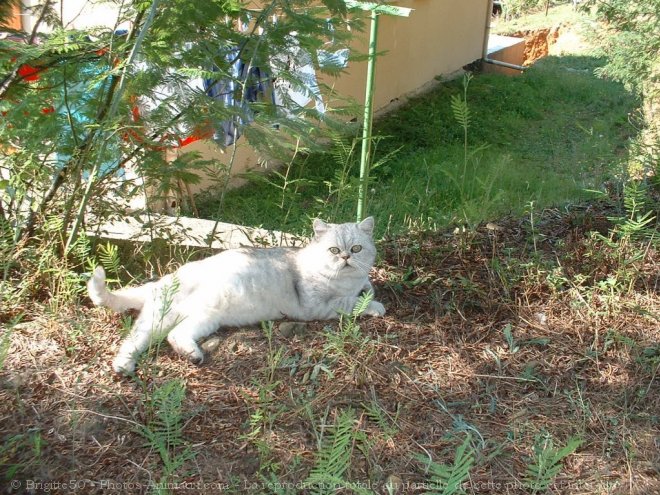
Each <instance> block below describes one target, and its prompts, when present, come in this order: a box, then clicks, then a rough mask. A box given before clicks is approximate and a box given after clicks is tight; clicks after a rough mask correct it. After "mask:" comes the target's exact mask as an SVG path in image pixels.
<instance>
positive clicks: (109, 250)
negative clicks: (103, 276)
mask: <svg viewBox="0 0 660 495" xmlns="http://www.w3.org/2000/svg"><path fill="white" fill-rule="evenodd" d="M99 260H100V261H101V265H102V266H103V268H105V271H106V272H108V273H112V274H113V275H114V276H115V277H118V276H119V267H120V266H121V259H120V258H119V248H118V247H117V246H116V245H115V244H110V243H109V242H107V243H105V244H101V245H100V246H99Z"/></svg>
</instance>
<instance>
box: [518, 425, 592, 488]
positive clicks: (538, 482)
mask: <svg viewBox="0 0 660 495" xmlns="http://www.w3.org/2000/svg"><path fill="white" fill-rule="evenodd" d="M580 445H582V440H581V439H579V438H570V439H569V440H568V441H567V443H566V446H564V447H562V448H557V447H555V446H554V443H553V440H552V436H551V435H550V434H549V433H547V432H546V433H542V434H540V435H538V436H537V437H536V440H535V442H534V450H533V455H532V457H531V459H530V462H529V464H528V465H527V468H526V470H525V475H524V478H523V479H524V482H525V484H526V486H528V487H529V489H530V490H531V493H532V494H536V493H540V492H545V491H546V490H547V489H548V488H549V487H550V485H551V484H552V482H553V481H554V479H555V478H556V477H557V475H558V474H559V473H560V472H561V470H562V469H563V467H564V465H563V461H564V460H565V459H566V458H567V457H568V456H570V455H571V454H572V453H573V452H575V451H576V450H577V449H578V447H580Z"/></svg>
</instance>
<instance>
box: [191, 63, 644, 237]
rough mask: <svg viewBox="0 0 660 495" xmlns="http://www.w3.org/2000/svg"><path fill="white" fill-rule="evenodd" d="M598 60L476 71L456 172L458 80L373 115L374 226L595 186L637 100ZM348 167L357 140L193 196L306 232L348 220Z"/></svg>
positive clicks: (478, 215) (418, 223) (230, 216)
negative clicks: (314, 223)
mask: <svg viewBox="0 0 660 495" xmlns="http://www.w3.org/2000/svg"><path fill="white" fill-rule="evenodd" d="M604 63H605V60H604V59H603V58H598V57H595V56H562V57H552V56H551V57H546V58H545V59H543V60H541V61H539V62H538V63H537V64H536V65H535V66H534V67H532V68H531V69H530V70H528V71H527V72H525V73H524V74H523V75H521V76H518V77H508V76H503V75H499V74H480V75H477V76H475V77H474V79H473V80H472V81H471V83H470V86H469V91H468V97H467V99H468V107H469V110H470V114H471V123H470V128H469V133H468V155H469V160H468V164H467V168H466V170H467V174H466V177H463V168H464V143H463V129H462V128H461V126H460V125H459V124H458V123H457V121H456V119H455V118H454V115H453V113H452V108H451V105H450V99H451V97H452V95H460V94H462V90H463V86H462V85H463V81H462V80H461V79H458V80H455V81H450V82H446V83H442V84H441V85H440V86H439V87H438V88H437V89H435V90H434V91H433V92H431V93H428V94H426V95H424V96H421V97H419V98H416V99H414V100H412V101H410V102H409V103H408V104H406V105H405V106H404V107H402V108H401V109H399V110H398V111H396V112H394V113H391V114H389V115H387V116H385V117H384V118H382V119H380V120H378V121H377V122H376V123H375V126H374V133H375V136H376V138H375V139H376V143H375V148H376V153H375V162H378V166H377V167H376V168H375V169H374V170H373V171H372V182H371V185H370V191H369V200H368V201H369V202H368V207H367V212H368V214H371V215H375V216H376V218H377V219H378V223H379V225H378V229H379V233H380V234H382V233H383V232H384V231H385V230H386V229H389V230H390V233H392V234H396V233H399V232H400V231H402V230H405V229H406V228H409V227H414V228H434V227H446V226H450V225H455V224H459V225H464V224H475V223H478V222H481V221H486V220H491V219H494V218H496V217H498V216H501V215H505V214H508V213H513V214H519V213H521V212H523V211H524V209H525V207H526V206H527V205H529V203H530V202H532V201H533V202H534V204H535V206H537V207H546V206H560V205H564V204H567V203H573V202H578V201H583V200H586V199H588V198H589V197H590V196H593V194H594V193H593V192H591V193H590V192H587V191H588V190H599V189H602V185H603V183H604V182H605V181H606V180H608V179H610V178H612V177H613V176H616V175H617V174H619V172H620V169H621V162H622V161H623V160H624V159H625V154H626V145H627V143H628V140H629V139H630V137H632V136H633V135H634V133H635V132H636V131H635V129H634V128H633V127H632V126H631V125H630V124H629V122H628V116H629V114H630V113H632V112H634V111H635V110H636V109H637V108H638V106H639V101H638V100H637V98H636V97H635V96H634V95H632V94H630V93H629V92H627V91H626V90H625V89H624V88H623V86H622V85H620V84H617V83H614V82H612V81H608V80H604V79H599V78H597V77H596V76H594V75H593V74H594V69H596V68H597V67H600V66H602V65H603V64H604ZM344 146H345V147H350V143H349V144H344ZM347 155H350V156H348V157H347ZM358 168H359V145H356V146H355V148H354V150H353V153H347V152H346V151H344V152H343V153H341V152H339V150H338V148H337V146H336V145H335V147H334V149H333V150H331V151H330V152H328V153H325V154H313V155H309V156H307V157H305V158H304V159H301V160H298V161H296V162H295V163H293V164H292V165H291V169H290V171H289V174H288V181H289V183H288V184H287V186H286V187H284V188H283V187H282V185H283V183H284V182H283V177H284V175H286V171H281V173H282V176H277V175H275V176H270V177H269V178H268V179H267V180H266V179H265V178H264V177H262V178H260V179H256V181H255V182H253V183H252V184H250V185H248V186H246V187H243V188H241V189H237V190H233V191H230V192H229V193H228V194H227V196H226V201H225V204H224V206H223V207H222V208H219V206H218V204H217V197H218V196H219V195H218V194H217V193H210V194H206V195H204V196H202V197H201V198H200V199H199V205H198V206H199V208H200V210H201V212H202V214H203V215H206V216H207V217H211V218H216V216H218V212H220V214H219V217H220V219H221V220H223V221H228V222H235V223H240V224H245V225H261V226H263V227H266V228H273V229H280V230H288V231H293V232H300V231H305V230H306V229H308V226H309V218H312V217H315V216H321V217H324V218H326V219H328V220H330V221H345V220H347V219H352V218H354V216H355V204H356V195H357V185H356V179H355V177H356V176H357V171H358ZM342 170H344V171H345V172H347V173H346V174H344V175H342ZM342 177H343V178H342ZM295 179H304V180H302V181H301V182H295ZM292 180H293V181H294V182H291V181H292ZM339 184H341V185H339ZM336 189H339V192H337V191H336ZM395 226H396V227H395Z"/></svg>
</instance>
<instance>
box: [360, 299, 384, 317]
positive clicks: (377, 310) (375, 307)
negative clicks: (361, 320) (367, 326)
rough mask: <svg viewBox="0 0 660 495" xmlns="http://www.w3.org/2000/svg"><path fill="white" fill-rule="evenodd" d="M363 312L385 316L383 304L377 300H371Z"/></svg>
mask: <svg viewBox="0 0 660 495" xmlns="http://www.w3.org/2000/svg"><path fill="white" fill-rule="evenodd" d="M364 314H365V315H369V316H385V306H383V305H382V304H381V303H379V302H378V301H371V302H370V303H369V306H367V309H366V310H365V311H364Z"/></svg>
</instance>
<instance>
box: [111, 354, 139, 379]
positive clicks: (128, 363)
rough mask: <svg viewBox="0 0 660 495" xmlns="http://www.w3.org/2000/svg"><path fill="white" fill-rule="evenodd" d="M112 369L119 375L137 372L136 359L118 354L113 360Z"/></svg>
mask: <svg viewBox="0 0 660 495" xmlns="http://www.w3.org/2000/svg"><path fill="white" fill-rule="evenodd" d="M112 369H113V370H115V373H117V374H119V375H131V374H132V373H133V372H135V360H133V359H130V358H127V357H124V356H117V357H115V359H114V361H112Z"/></svg>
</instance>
